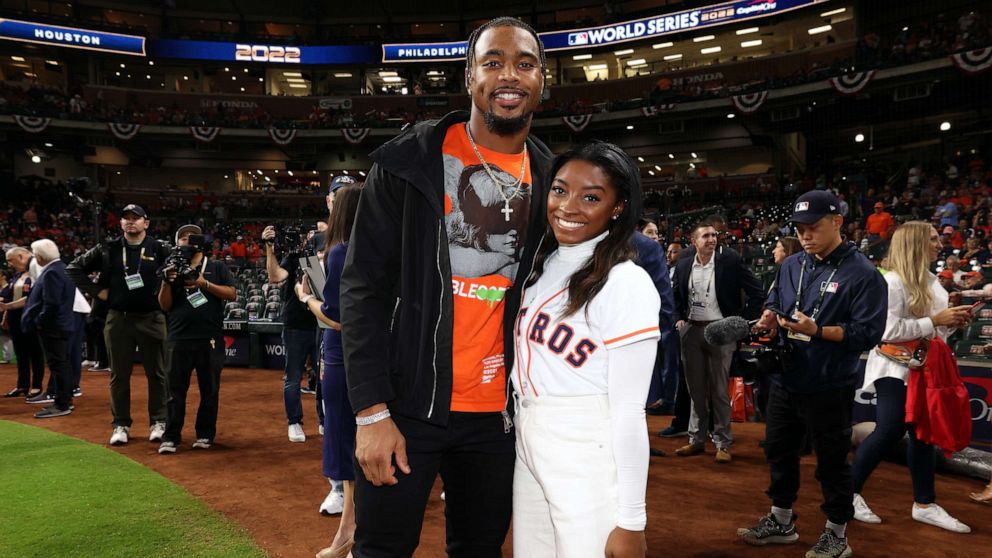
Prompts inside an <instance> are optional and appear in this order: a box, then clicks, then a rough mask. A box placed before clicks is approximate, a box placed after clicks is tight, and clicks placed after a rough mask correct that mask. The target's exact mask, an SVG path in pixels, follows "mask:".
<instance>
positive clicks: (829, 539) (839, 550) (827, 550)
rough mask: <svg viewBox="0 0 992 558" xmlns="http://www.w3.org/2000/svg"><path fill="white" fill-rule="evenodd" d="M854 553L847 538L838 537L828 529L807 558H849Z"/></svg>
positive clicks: (807, 554)
mask: <svg viewBox="0 0 992 558" xmlns="http://www.w3.org/2000/svg"><path fill="white" fill-rule="evenodd" d="M853 553H854V551H853V550H851V547H850V546H848V544H847V537H838V536H837V535H835V534H834V532H833V530H832V529H830V528H827V529H824V531H823V534H822V535H820V540H818V541H816V544H814V545H813V548H811V549H809V551H807V552H806V558H847V557H848V556H850V555H851V554H853Z"/></svg>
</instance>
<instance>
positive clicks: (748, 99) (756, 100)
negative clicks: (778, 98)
mask: <svg viewBox="0 0 992 558" xmlns="http://www.w3.org/2000/svg"><path fill="white" fill-rule="evenodd" d="M766 99H768V91H767V90H765V91H759V92H758V93H748V94H744V95H734V96H732V97H730V102H731V103H732V104H733V105H734V107H735V108H736V109H737V110H738V111H739V112H740V113H741V114H753V113H755V112H757V111H758V109H760V108H761V105H763V104H765V100H766Z"/></svg>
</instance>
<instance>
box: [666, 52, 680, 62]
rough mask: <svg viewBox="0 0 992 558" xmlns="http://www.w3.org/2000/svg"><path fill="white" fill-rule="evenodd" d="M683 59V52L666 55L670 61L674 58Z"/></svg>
mask: <svg viewBox="0 0 992 558" xmlns="http://www.w3.org/2000/svg"><path fill="white" fill-rule="evenodd" d="M681 59H682V55H681V54H669V55H668V56H666V57H665V60H666V61H668V62H671V61H672V60H681Z"/></svg>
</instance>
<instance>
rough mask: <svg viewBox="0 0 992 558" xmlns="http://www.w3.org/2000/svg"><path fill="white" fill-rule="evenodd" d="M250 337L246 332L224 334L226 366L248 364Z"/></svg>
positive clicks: (249, 361) (249, 362)
mask: <svg viewBox="0 0 992 558" xmlns="http://www.w3.org/2000/svg"><path fill="white" fill-rule="evenodd" d="M249 343H250V338H249V336H248V335H246V334H240V335H225V336H224V366H248V365H249V364H251V360H250V353H251V349H250V344H249Z"/></svg>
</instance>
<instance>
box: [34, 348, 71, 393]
mask: <svg viewBox="0 0 992 558" xmlns="http://www.w3.org/2000/svg"><path fill="white" fill-rule="evenodd" d="M69 335H70V334H69V333H68V332H64V331H54V332H51V331H42V332H41V334H40V335H39V336H38V337H39V338H40V339H41V346H42V347H43V348H44V350H45V359H47V360H48V367H49V368H50V369H51V371H52V380H53V382H54V384H55V385H54V387H55V406H56V407H58V408H59V409H68V408H69V405H70V404H71V403H72V388H73V385H72V372H71V371H70V366H69Z"/></svg>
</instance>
